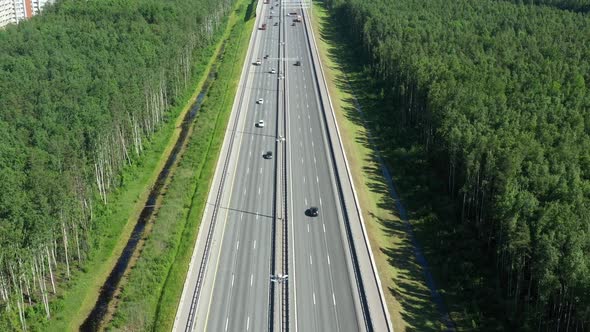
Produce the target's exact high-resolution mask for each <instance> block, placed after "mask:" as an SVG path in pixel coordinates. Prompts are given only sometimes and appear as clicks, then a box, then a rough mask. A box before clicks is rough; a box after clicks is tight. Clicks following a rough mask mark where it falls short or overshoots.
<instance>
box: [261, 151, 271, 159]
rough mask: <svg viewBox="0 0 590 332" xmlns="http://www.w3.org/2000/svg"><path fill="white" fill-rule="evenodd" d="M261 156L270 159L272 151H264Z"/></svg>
mask: <svg viewBox="0 0 590 332" xmlns="http://www.w3.org/2000/svg"><path fill="white" fill-rule="evenodd" d="M262 158H264V159H272V151H266V152H265V153H264V154H263V155H262Z"/></svg>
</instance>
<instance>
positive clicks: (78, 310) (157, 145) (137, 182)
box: [27, 34, 221, 332]
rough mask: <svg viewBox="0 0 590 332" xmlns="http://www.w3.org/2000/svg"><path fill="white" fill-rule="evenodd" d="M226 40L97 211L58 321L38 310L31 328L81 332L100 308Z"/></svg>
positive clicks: (207, 53) (55, 304) (209, 53)
mask: <svg viewBox="0 0 590 332" xmlns="http://www.w3.org/2000/svg"><path fill="white" fill-rule="evenodd" d="M220 36H221V34H220ZM220 36H218V39H219V40H220V42H218V43H217V44H215V45H211V46H209V47H207V48H204V49H202V51H201V53H200V56H199V58H200V59H202V60H201V61H200V62H199V63H196V64H195V66H194V68H193V69H194V71H193V72H194V73H195V75H194V77H195V78H196V79H194V80H195V83H194V84H192V86H193V89H191V90H189V92H187V93H186V95H185V96H184V97H182V98H181V99H180V100H183V101H185V102H182V103H180V105H182V106H177V107H174V108H172V109H171V110H170V111H169V113H167V114H166V118H167V119H168V120H167V121H166V122H165V123H164V125H163V126H162V127H161V128H160V129H159V130H158V131H157V132H156V133H155V134H154V135H153V136H152V137H151V138H150V140H149V141H147V142H146V144H145V146H144V148H145V149H144V154H143V155H142V156H140V157H139V158H138V159H137V160H136V161H134V163H133V165H131V166H128V167H126V168H125V169H124V171H123V173H122V176H121V179H122V185H121V186H120V187H119V188H118V189H117V190H116V191H114V192H112V193H110V194H109V197H108V201H109V204H108V205H107V206H101V205H99V206H97V207H96V210H95V216H96V219H95V220H94V224H93V227H94V229H93V231H92V232H93V234H97V235H99V237H97V238H96V239H95V240H94V242H93V243H92V249H91V250H90V252H89V257H88V258H87V260H86V261H85V262H84V263H83V264H82V266H80V269H74V270H73V271H72V272H73V273H72V277H71V281H70V282H68V283H63V284H61V285H60V287H61V288H60V289H58V292H57V296H56V298H55V299H54V300H52V301H51V302H50V306H51V312H52V319H51V320H46V319H45V316H44V313H43V312H41V311H40V310H37V309H38V308H34V307H31V308H28V309H27V310H29V312H28V313H27V324H28V325H29V329H30V330H32V331H37V330H42V331H60V332H61V331H77V330H78V327H79V326H80V325H81V324H82V322H83V321H84V320H85V319H86V317H87V316H88V314H89V313H90V311H91V310H92V308H93V307H94V304H95V303H96V300H97V299H98V294H99V292H100V288H101V287H102V285H103V284H104V281H105V280H106V279H107V277H108V275H109V273H110V272H111V270H112V268H113V266H114V265H115V263H116V261H117V259H118V258H119V256H120V254H121V252H122V251H123V248H124V247H125V245H126V243H127V241H128V239H129V237H130V235H131V232H132V231H133V227H134V226H135V222H136V221H137V219H138V217H139V214H140V213H141V210H142V209H143V206H144V203H145V201H146V200H147V197H148V195H149V192H150V189H151V186H152V184H153V183H154V182H155V181H156V178H157V177H158V174H159V173H160V170H161V169H162V168H163V167H164V163H165V162H166V160H167V159H168V156H169V155H170V152H171V151H172V149H173V147H174V144H175V142H176V140H177V139H178V136H179V134H180V124H181V122H182V120H183V118H184V115H185V114H186V112H187V111H188V110H189V109H190V105H191V104H192V101H193V100H195V99H196V97H197V94H198V92H199V91H200V89H201V86H202V85H203V84H204V82H205V80H206V76H205V74H206V73H207V72H208V71H209V69H210V67H211V65H212V63H213V60H214V57H213V55H215V54H216V53H217V50H218V49H219V47H220V46H221V38H219V37H220ZM197 80H198V81H197Z"/></svg>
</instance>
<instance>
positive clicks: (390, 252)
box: [312, 2, 443, 331]
mask: <svg viewBox="0 0 590 332" xmlns="http://www.w3.org/2000/svg"><path fill="white" fill-rule="evenodd" d="M313 14H314V15H313V20H312V23H313V26H314V31H315V32H316V37H318V39H319V40H318V41H317V42H318V49H319V51H320V58H321V61H322V63H323V65H324V70H325V75H326V80H327V84H328V89H329V92H330V96H331V98H332V103H333V107H334V110H335V113H336V118H337V121H338V126H339V128H340V131H341V135H342V140H343V144H344V148H345V150H346V154H347V158H348V161H349V163H350V167H351V172H352V177H353V181H354V183H355V187H356V189H357V193H358V198H359V201H360V204H361V207H362V212H363V218H364V220H365V224H366V227H367V232H368V235H369V239H370V241H371V246H372V250H373V254H374V256H375V261H376V265H377V269H378V270H379V275H380V277H381V282H382V285H383V288H384V289H383V291H384V294H385V298H386V301H387V305H388V308H389V312H390V315H391V319H392V322H393V325H394V329H395V331H405V330H417V331H437V330H441V329H442V328H443V326H442V325H441V322H440V316H439V314H438V312H437V310H436V307H435V305H434V303H433V302H432V299H431V296H430V291H429V289H428V287H427V285H426V282H425V279H424V274H423V271H422V268H421V266H420V264H418V263H417V259H416V256H415V254H414V250H413V245H412V243H411V241H410V237H409V234H408V230H407V229H406V227H405V226H404V224H403V222H402V221H401V220H400V219H399V217H398V211H396V206H395V201H394V200H393V199H392V198H391V196H390V195H389V192H388V186H387V182H386V181H385V179H384V178H383V176H382V174H381V169H380V165H379V163H378V161H377V160H376V150H375V147H374V146H373V145H372V144H370V142H369V140H368V135H369V131H368V129H367V128H366V127H365V124H364V122H363V120H362V119H361V118H360V116H359V113H358V111H357V109H356V106H355V99H354V98H355V97H356V98H358V100H359V102H361V105H362V106H363V107H365V106H368V105H366V104H365V105H363V103H362V101H363V100H366V97H367V96H366V95H365V96H362V94H368V93H370V91H369V89H367V88H364V89H357V87H363V86H370V84H369V85H363V84H361V83H363V81H368V80H370V78H367V77H366V76H364V75H362V74H363V73H362V71H361V70H362V67H360V66H359V64H358V61H355V53H354V52H355V50H354V47H352V45H350V44H347V43H346V41H345V40H343V38H342V35H341V32H339V30H338V24H337V23H336V22H335V20H334V19H333V18H331V17H330V16H329V14H328V12H327V10H326V8H325V7H324V5H323V3H321V2H315V3H314V10H313ZM364 83H368V82H364ZM369 112H370V110H369ZM371 135H375V134H374V133H371ZM390 162H393V161H390ZM393 165H396V163H393Z"/></svg>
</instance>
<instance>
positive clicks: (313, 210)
mask: <svg viewBox="0 0 590 332" xmlns="http://www.w3.org/2000/svg"><path fill="white" fill-rule="evenodd" d="M305 214H306V215H307V216H308V217H317V216H318V215H319V214H320V209H318V208H317V207H315V206H312V207H310V208H309V209H307V210H306V211H305Z"/></svg>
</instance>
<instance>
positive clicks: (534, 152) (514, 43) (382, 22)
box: [325, 0, 590, 331]
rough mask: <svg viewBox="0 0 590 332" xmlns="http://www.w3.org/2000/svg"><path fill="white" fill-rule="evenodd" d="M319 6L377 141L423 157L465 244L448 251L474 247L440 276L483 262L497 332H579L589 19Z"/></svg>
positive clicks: (586, 300) (487, 3)
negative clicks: (357, 85)
mask: <svg viewBox="0 0 590 332" xmlns="http://www.w3.org/2000/svg"><path fill="white" fill-rule="evenodd" d="M325 2H326V4H327V6H328V8H329V9H330V10H331V12H332V14H333V15H334V16H335V17H336V18H337V19H338V20H340V21H341V22H343V26H344V27H345V28H344V29H345V30H346V31H345V34H346V35H347V36H348V37H349V38H350V40H351V43H352V44H356V45H358V50H359V52H358V53H359V54H358V57H359V58H360V59H361V61H362V62H363V63H364V66H365V67H366V68H367V70H368V71H369V75H370V76H372V77H375V80H376V81H377V83H376V84H375V87H374V88H375V89H378V90H377V93H378V94H379V95H380V96H381V97H382V98H383V101H384V102H383V103H382V104H383V105H386V106H384V107H385V108H386V115H385V116H386V118H387V119H389V121H388V122H389V123H387V122H383V121H382V122H381V123H380V124H379V125H378V126H379V127H380V129H378V130H379V135H380V137H381V138H383V139H384V140H385V141H386V142H387V141H389V142H390V144H394V142H395V141H396V140H397V139H399V138H400V137H402V138H405V139H407V138H408V137H410V138H412V139H414V142H413V143H414V144H416V145H417V146H420V148H421V149H423V150H424V151H425V154H426V155H427V158H428V164H429V167H430V168H431V169H433V170H434V172H433V174H435V175H433V176H435V177H437V178H439V180H440V181H441V182H443V183H444V184H445V187H446V194H445V195H446V196H448V198H450V199H452V202H453V209H454V211H455V213H454V214H455V215H456V218H455V220H452V221H448V222H450V223H452V224H453V225H452V227H453V229H456V230H457V232H463V234H460V235H459V236H458V238H462V239H464V240H465V241H467V240H466V239H470V241H471V242H470V243H475V245H472V246H470V247H469V248H464V247H462V246H461V245H460V244H453V243H448V244H447V246H448V247H449V250H461V248H463V249H462V250H470V251H479V257H481V259H480V260H479V261H477V262H470V264H471V263H472V264H474V265H468V264H466V262H455V266H457V267H458V268H457V269H455V270H453V271H451V272H450V273H466V274H472V273H476V272H473V271H477V270H482V267H484V266H485V267H486V268H487V266H489V265H491V267H490V269H492V270H493V277H492V279H493V280H489V279H487V281H486V282H487V284H488V286H487V287H492V288H496V290H497V291H494V292H492V294H498V295H497V296H498V297H499V298H497V299H484V300H483V301H482V302H487V303H489V304H490V305H491V304H492V303H499V306H500V310H499V312H498V311H496V315H497V317H496V318H497V319H498V320H501V321H503V322H504V323H503V324H506V325H505V326H506V329H507V330H535V331H560V330H563V331H567V330H572V331H574V330H575V331H580V330H588V328H589V327H588V326H589V324H590V93H589V85H590V61H588V59H590V17H589V16H588V15H587V14H584V13H578V12H575V11H572V10H562V9H560V8H556V7H559V6H558V5H556V4H557V3H558V2H559V3H561V4H567V5H568V6H569V5H571V6H574V5H575V4H576V3H577V4H580V5H584V3H583V2H582V1H526V0H522V1H494V0H478V1H474V0H454V1H448V0H397V1H389V0H372V1H364V0H326V1H325ZM532 3H535V4H534V5H533V4H532ZM539 3H540V4H548V5H550V6H546V5H536V4H539ZM553 5H555V6H553ZM365 112H367V110H365ZM388 137H389V139H388ZM473 238H475V239H473ZM463 266H471V268H470V269H469V271H468V270H466V269H464V270H462V267H463Z"/></svg>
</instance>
